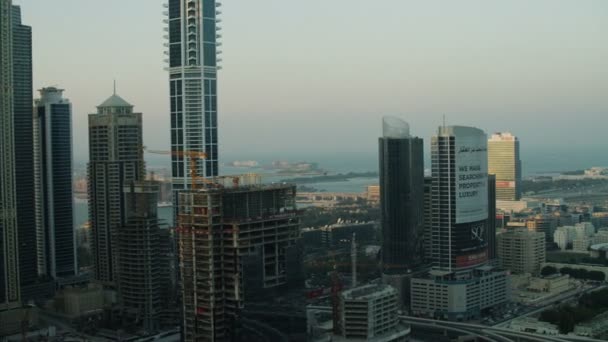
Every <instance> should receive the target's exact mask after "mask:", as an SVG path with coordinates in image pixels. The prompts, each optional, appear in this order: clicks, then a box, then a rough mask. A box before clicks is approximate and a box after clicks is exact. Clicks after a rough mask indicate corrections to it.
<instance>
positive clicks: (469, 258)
mask: <svg viewBox="0 0 608 342" xmlns="http://www.w3.org/2000/svg"><path fill="white" fill-rule="evenodd" d="M487 260H488V252H487V251H485V250H484V251H483V252H479V253H472V254H466V255H459V256H457V257H456V267H471V266H475V265H479V264H481V263H484V262H486V261H487Z"/></svg>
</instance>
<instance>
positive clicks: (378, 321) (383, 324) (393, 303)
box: [307, 284, 411, 342]
mask: <svg viewBox="0 0 608 342" xmlns="http://www.w3.org/2000/svg"><path fill="white" fill-rule="evenodd" d="M397 301H398V299H397V291H396V290H395V289H394V288H393V287H392V286H390V285H386V284H370V285H364V286H360V287H356V288H353V289H350V290H347V291H344V292H342V293H341V294H340V297H339V305H338V307H337V308H335V309H336V310H337V312H336V311H334V312H333V314H332V308H330V307H325V308H324V307H319V306H315V307H314V308H312V307H311V308H308V309H307V325H308V329H307V330H308V332H309V340H310V341H314V342H330V341H331V342H347V341H348V342H363V341H368V342H369V341H371V342H404V341H408V340H409V335H410V332H411V328H410V327H409V326H408V325H407V324H404V323H402V322H401V321H400V319H399V311H398V303H397ZM333 317H337V318H338V320H337V321H333ZM334 324H336V325H334Z"/></svg>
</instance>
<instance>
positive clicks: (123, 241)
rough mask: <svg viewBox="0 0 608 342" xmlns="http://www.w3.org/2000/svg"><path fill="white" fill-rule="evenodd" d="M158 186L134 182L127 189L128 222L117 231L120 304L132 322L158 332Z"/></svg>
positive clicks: (159, 289) (159, 300) (160, 280)
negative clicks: (140, 323)
mask: <svg viewBox="0 0 608 342" xmlns="http://www.w3.org/2000/svg"><path fill="white" fill-rule="evenodd" d="M158 192H159V185H158V184H157V183H155V182H132V183H131V184H128V185H126V186H125V188H124V194H125V206H126V209H125V211H126V220H125V224H124V226H122V227H121V228H120V229H119V231H118V234H117V236H118V238H117V243H116V246H117V249H116V252H117V253H118V258H119V265H120V271H119V272H118V274H119V276H118V285H119V289H120V291H119V293H120V303H121V305H122V307H123V309H124V313H125V316H127V317H128V318H130V319H131V320H132V322H138V321H141V322H142V323H143V324H142V325H143V327H144V329H145V330H146V331H155V330H157V329H158V328H159V325H160V315H161V286H162V284H163V279H162V278H161V267H162V266H161V261H162V259H161V255H160V253H161V248H160V247H161V241H160V239H161V233H160V230H161V229H160V223H159V220H158V206H157V205H158Z"/></svg>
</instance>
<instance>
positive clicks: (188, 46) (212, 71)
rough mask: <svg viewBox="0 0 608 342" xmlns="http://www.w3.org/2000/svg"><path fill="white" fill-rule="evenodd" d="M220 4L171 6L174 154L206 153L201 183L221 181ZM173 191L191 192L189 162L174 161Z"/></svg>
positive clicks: (177, 2)
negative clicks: (218, 18) (213, 180)
mask: <svg viewBox="0 0 608 342" xmlns="http://www.w3.org/2000/svg"><path fill="white" fill-rule="evenodd" d="M219 5H220V4H219V3H217V2H216V0H169V1H168V6H167V7H168V12H166V14H167V16H168V18H167V20H166V22H167V23H168V27H167V29H166V30H167V31H168V35H167V36H166V37H167V38H168V43H167V46H168V51H167V54H168V57H169V58H168V60H167V62H168V64H169V67H168V70H169V88H170V104H171V115H170V121H171V150H172V151H174V152H176V151H189V152H205V153H206V154H207V158H206V159H204V160H198V161H197V163H198V165H197V168H196V170H197V173H198V176H201V177H213V176H217V175H218V172H219V171H218V133H217V122H218V115H217V113H218V108H217V107H218V101H217V71H218V62H219V59H218V58H217V55H218V51H217V47H218V46H219V43H218V38H220V35H219V34H218V31H219V27H217V25H216V24H217V22H218V20H217V15H218V14H220V12H219V11H218V10H217V7H219ZM171 158H172V159H171V167H172V176H173V189H174V190H176V191H179V190H184V189H188V188H189V187H190V184H191V181H190V177H191V175H190V174H189V170H190V166H189V165H188V163H189V159H188V158H186V157H184V156H183V155H179V154H178V153H174V154H173V155H172V157H171Z"/></svg>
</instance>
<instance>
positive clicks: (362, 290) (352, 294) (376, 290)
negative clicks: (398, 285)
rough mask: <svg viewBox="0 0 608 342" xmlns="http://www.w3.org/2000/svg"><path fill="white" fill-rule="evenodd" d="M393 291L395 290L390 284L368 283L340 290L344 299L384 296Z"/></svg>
mask: <svg viewBox="0 0 608 342" xmlns="http://www.w3.org/2000/svg"><path fill="white" fill-rule="evenodd" d="M393 292H395V289H394V288H393V287H392V286H390V285H385V284H370V285H364V286H359V287H355V288H353V289H350V290H347V291H344V292H342V297H343V298H344V299H358V300H365V299H371V298H376V297H380V296H386V295H388V294H391V293H393Z"/></svg>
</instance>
